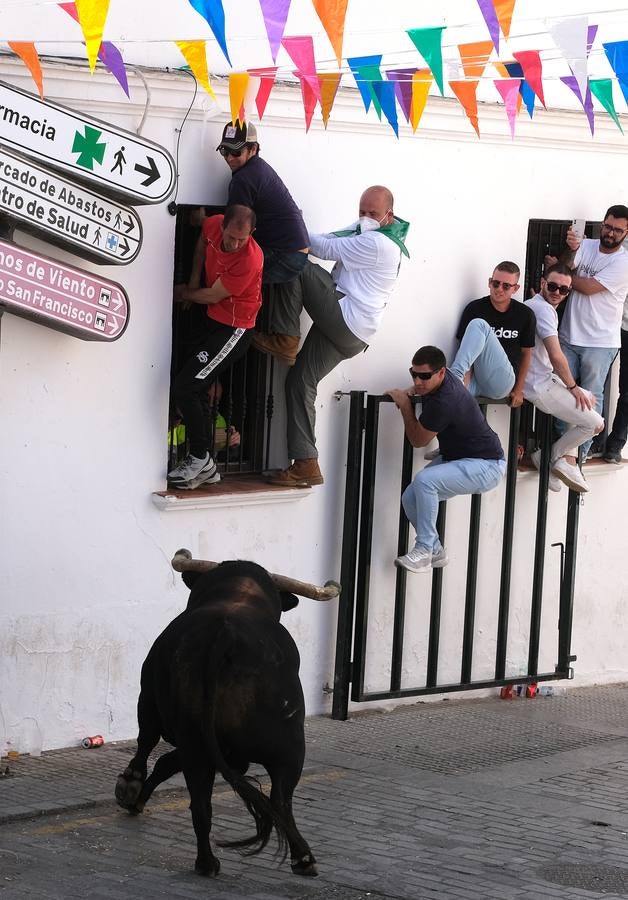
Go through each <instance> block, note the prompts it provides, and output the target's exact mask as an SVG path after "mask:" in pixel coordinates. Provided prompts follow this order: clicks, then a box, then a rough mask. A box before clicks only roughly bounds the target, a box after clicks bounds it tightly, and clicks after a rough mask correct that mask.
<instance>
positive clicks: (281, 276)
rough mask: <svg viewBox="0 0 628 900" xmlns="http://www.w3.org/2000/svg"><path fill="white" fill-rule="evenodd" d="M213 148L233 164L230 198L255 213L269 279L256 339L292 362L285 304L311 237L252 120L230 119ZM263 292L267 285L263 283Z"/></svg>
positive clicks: (293, 341)
mask: <svg viewBox="0 0 628 900" xmlns="http://www.w3.org/2000/svg"><path fill="white" fill-rule="evenodd" d="M216 150H218V152H219V153H220V154H221V155H222V157H223V158H224V160H225V162H226V163H227V165H228V166H229V168H230V169H231V173H232V175H231V181H230V182H229V198H228V203H229V205H231V204H237V205H240V206H248V207H250V208H251V209H252V210H253V211H254V212H255V216H256V218H257V227H256V230H255V240H256V241H257V243H258V244H259V245H260V247H261V248H262V250H263V251H264V273H263V276H262V284H263V285H272V289H270V291H269V295H270V299H271V302H270V304H269V308H268V315H269V317H270V320H269V325H268V326H267V330H268V331H269V332H270V333H271V334H270V335H269V336H270V337H271V338H272V339H271V345H272V346H270V347H269V346H266V344H267V343H268V337H269V336H267V335H261V334H259V335H258V334H256V335H255V338H254V341H253V343H254V345H255V346H257V347H258V349H259V350H261V351H262V352H265V353H268V352H274V353H275V355H276V356H277V357H278V358H279V359H281V360H282V361H283V362H285V363H286V364H287V365H294V361H295V358H296V354H297V350H298V348H299V331H298V329H296V330H295V328H294V327H291V326H293V323H292V320H291V319H290V318H286V315H285V313H284V310H285V308H286V306H288V307H289V306H290V304H291V302H292V300H293V293H294V291H295V290H296V285H295V280H296V278H297V277H298V275H299V274H300V273H301V272H302V271H303V268H304V266H305V263H306V261H307V254H308V249H309V239H308V233H307V228H306V227H305V223H304V221H303V216H302V215H301V210H300V209H299V208H298V206H297V205H296V203H295V202H294V200H293V198H292V195H291V194H290V191H289V190H288V188H287V187H286V185H285V184H284V183H283V181H282V180H281V178H280V177H279V175H278V174H277V173H276V172H275V170H274V169H273V168H272V166H269V165H268V163H267V162H266V160H264V159H262V157H261V156H260V145H259V142H258V140H257V129H256V128H255V125H253V123H252V122H242V123H240V122H236V124H235V125H233V124H232V123H231V122H228V123H227V125H225V127H224V129H223V132H222V139H221V141H220V144H219V145H218V146H217V147H216ZM264 296H265V297H266V296H267V289H266V288H264Z"/></svg>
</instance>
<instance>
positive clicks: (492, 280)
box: [488, 278, 517, 291]
mask: <svg viewBox="0 0 628 900" xmlns="http://www.w3.org/2000/svg"><path fill="white" fill-rule="evenodd" d="M488 283H489V284H490V286H491V287H492V288H495V290H498V289H499V287H500V286H501V287H503V289H504V290H505V291H507V290H509V289H510V288H515V287H517V283H516V282H515V283H514V284H511V283H510V281H500V280H499V279H498V278H489V280H488Z"/></svg>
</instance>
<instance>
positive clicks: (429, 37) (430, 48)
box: [406, 25, 445, 96]
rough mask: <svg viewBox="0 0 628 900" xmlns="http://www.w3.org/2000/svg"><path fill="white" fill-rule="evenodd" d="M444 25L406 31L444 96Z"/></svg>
mask: <svg viewBox="0 0 628 900" xmlns="http://www.w3.org/2000/svg"><path fill="white" fill-rule="evenodd" d="M444 30H445V26H444V25H443V26H439V27H438V28H411V29H410V30H409V31H407V32H406V34H407V35H408V37H409V38H410V40H411V41H412V43H413V44H414V46H415V47H416V48H417V50H418V51H419V53H420V54H421V56H422V57H423V59H424V60H425V62H426V63H427V65H428V66H429V67H430V70H431V72H432V75H433V76H434V81H435V82H436V84H437V85H438V89H439V91H440V92H441V94H442V95H443V96H445V91H444V85H443V50H442V41H443V31H444Z"/></svg>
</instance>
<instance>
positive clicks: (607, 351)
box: [556, 338, 619, 460]
mask: <svg viewBox="0 0 628 900" xmlns="http://www.w3.org/2000/svg"><path fill="white" fill-rule="evenodd" d="M560 346H561V348H562V351H563V353H564V354H565V356H566V358H567V362H568V363H569V368H570V369H571V374H572V375H573V377H574V378H575V380H576V381H577V382H578V384H579V385H580V387H583V388H585V389H586V390H587V391H591V393H592V394H593V396H594V397H595V410H596V412H599V413H600V414H601V413H602V408H603V406H604V382H605V381H606V376H607V375H608V370H609V369H610V367H611V366H612V365H613V360H614V359H615V357H616V356H617V354H618V353H619V350H617V349H616V348H615V347H578V346H576V344H568V343H567V341H563V340H562V338H561V340H560ZM570 427H571V426H570V425H569V423H568V422H563V421H562V420H561V419H557V420H556V429H557V431H558V433H559V434H564V433H565V432H566V431H567V429H568V428H570ZM592 441H593V438H589V440H588V441H585V442H584V444H581V445H580V446H581V448H582V449H581V454H582V459H583V460H585V459H586V458H587V453H588V452H589V447H590V446H591V443H592Z"/></svg>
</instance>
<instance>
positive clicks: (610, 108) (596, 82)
mask: <svg viewBox="0 0 628 900" xmlns="http://www.w3.org/2000/svg"><path fill="white" fill-rule="evenodd" d="M589 87H590V88H591V93H592V94H593V96H594V97H595V99H596V100H598V101H599V102H600V103H601V104H602V106H603V107H604V109H605V110H606V112H607V113H608V114H609V116H610V117H611V119H612V120H613V122H614V123H615V125H617V127H618V128H619V130H620V131H621V133H622V134H623V133H624V129H623V128H622V127H621V122H620V121H619V117H618V115H617V113H616V112H615V104H614V103H613V82H612V81H611V79H610V78H592V79H591V80H590V81H589Z"/></svg>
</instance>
